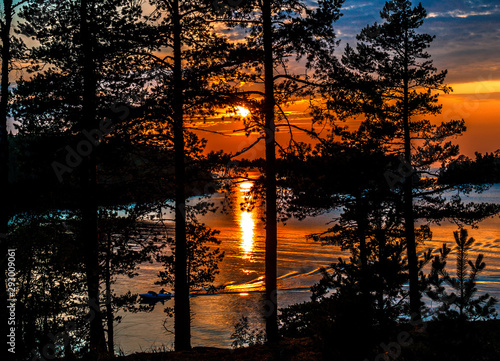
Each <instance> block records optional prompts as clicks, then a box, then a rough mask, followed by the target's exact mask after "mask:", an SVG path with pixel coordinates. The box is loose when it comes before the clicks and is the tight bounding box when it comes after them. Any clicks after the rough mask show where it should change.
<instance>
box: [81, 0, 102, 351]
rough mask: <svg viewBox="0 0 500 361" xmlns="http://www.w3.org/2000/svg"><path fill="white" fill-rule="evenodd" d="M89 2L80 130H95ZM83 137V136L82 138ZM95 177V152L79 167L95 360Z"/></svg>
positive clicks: (98, 344) (87, 4)
mask: <svg viewBox="0 0 500 361" xmlns="http://www.w3.org/2000/svg"><path fill="white" fill-rule="evenodd" d="M92 8H93V1H92V0H90V1H89V0H82V1H81V3H80V19H81V24H80V32H81V33H80V34H81V44H82V62H83V64H82V67H83V104H82V118H81V130H82V131H83V130H84V129H87V130H92V129H96V128H97V114H96V112H97V95H96V93H97V79H96V73H95V59H94V54H93V52H94V49H93V44H92V33H91V30H90V29H91V28H90V25H89V23H88V21H89V19H91V18H92V16H91V15H90V14H89V13H90V12H91V9H92ZM82 138H83V137H82ZM96 185H97V174H96V155H95V150H94V151H92V152H91V153H90V155H89V156H87V157H85V158H84V160H83V162H82V166H81V186H82V201H81V210H82V236H83V242H84V243H85V247H84V249H85V254H84V261H85V268H86V275H87V287H88V298H89V307H90V315H91V317H90V352H91V354H92V355H93V356H94V357H98V355H102V354H104V353H105V352H106V342H105V338H104V328H103V324H102V313H101V309H100V305H99V299H100V298H99V231H98V220H97V217H98V216H97V211H98V207H97V194H96V191H97V187H96Z"/></svg>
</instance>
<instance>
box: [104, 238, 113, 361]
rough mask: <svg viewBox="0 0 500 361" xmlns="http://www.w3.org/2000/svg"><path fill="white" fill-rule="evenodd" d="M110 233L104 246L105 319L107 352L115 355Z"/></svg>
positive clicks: (111, 355)
mask: <svg viewBox="0 0 500 361" xmlns="http://www.w3.org/2000/svg"><path fill="white" fill-rule="evenodd" d="M111 252H112V248H111V234H108V242H107V247H106V271H105V272H106V273H105V274H106V279H105V283H106V321H107V326H108V353H109V356H110V357H114V356H115V344H114V337H115V335H114V334H115V332H114V326H113V318H114V317H113V307H112V305H111Z"/></svg>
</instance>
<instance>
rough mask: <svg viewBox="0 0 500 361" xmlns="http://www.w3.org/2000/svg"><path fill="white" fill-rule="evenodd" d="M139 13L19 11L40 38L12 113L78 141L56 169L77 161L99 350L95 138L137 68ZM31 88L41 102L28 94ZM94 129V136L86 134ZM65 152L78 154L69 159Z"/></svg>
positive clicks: (124, 5) (102, 348) (108, 7)
mask: <svg viewBox="0 0 500 361" xmlns="http://www.w3.org/2000/svg"><path fill="white" fill-rule="evenodd" d="M140 15H141V4H140V2H139V1H134V0H131V1H121V0H108V1H104V2H95V1H90V0H89V1H87V0H82V1H80V2H76V3H75V2H72V1H59V2H57V3H54V2H52V1H43V0H40V1H34V2H30V3H29V4H28V5H27V6H25V7H24V8H23V10H22V11H21V13H20V16H21V18H22V19H23V20H24V23H23V24H22V25H21V26H20V30H21V32H22V33H23V34H24V35H26V36H28V37H31V38H32V39H33V40H36V41H37V42H38V43H39V45H37V46H34V47H32V48H31V49H30V52H31V56H30V60H31V66H30V69H29V71H30V72H31V73H32V74H33V75H32V76H31V78H30V79H29V80H21V81H20V82H19V84H18V90H17V94H18V95H17V96H16V97H17V99H16V101H17V102H16V103H17V105H16V109H15V114H16V117H17V120H19V121H20V122H21V126H20V128H19V130H20V132H24V133H31V134H33V133H35V134H36V133H38V134H37V135H38V136H41V135H43V134H45V135H47V134H49V135H58V136H61V135H64V136H65V137H67V139H69V140H72V141H73V142H75V143H76V145H73V146H74V147H76V151H75V149H74V148H73V152H74V153H73V155H72V156H71V155H68V156H67V157H66V160H67V163H66V164H65V165H64V164H63V165H59V166H58V167H59V168H54V170H55V171H56V176H57V178H58V179H59V181H60V182H64V176H67V174H65V173H72V172H73V171H74V170H75V169H77V172H76V173H78V178H79V185H80V189H79V192H78V193H77V194H78V197H79V198H78V199H77V202H78V204H79V207H80V211H81V217H82V222H81V225H82V228H81V232H80V241H81V242H82V243H84V244H86V247H85V248H84V250H85V253H84V260H85V264H86V273H87V289H88V306H89V312H90V313H91V314H93V315H94V317H91V318H90V333H89V345H90V352H91V354H93V355H94V356H95V357H97V355H100V354H104V353H106V345H105V337H104V331H103V323H102V321H103V318H102V314H101V309H100V307H99V302H100V290H99V276H100V268H99V259H98V256H99V253H98V247H99V229H98V205H99V199H98V198H99V194H98V187H97V169H96V168H97V149H98V148H97V146H98V144H99V143H100V142H102V141H103V140H104V138H105V136H106V135H107V134H104V133H107V132H109V129H106V131H104V132H102V130H103V124H106V128H107V127H109V126H110V124H109V119H108V120H105V119H104V118H106V115H108V116H109V114H111V113H113V112H114V113H116V110H117V109H116V102H117V99H116V98H115V99H109V97H107V96H106V95H107V93H108V89H109V86H110V84H112V83H114V84H117V83H118V84H120V82H123V81H125V80H126V76H127V74H130V73H132V74H133V72H131V67H132V66H133V65H135V63H134V62H132V61H130V60H131V57H130V54H131V53H133V52H132V49H133V50H136V49H137V48H139V49H140V48H142V47H143V45H141V44H140V41H134V38H133V37H132V36H131V34H132V32H133V30H134V29H136V28H137V23H138V20H139V19H140ZM129 61H130V62H129ZM117 74H118V76H117ZM123 74H125V75H123ZM120 75H121V76H120ZM117 78H121V79H117ZM122 90H123V89H122ZM30 92H31V93H30ZM122 93H125V92H122ZM33 96H35V97H36V99H37V101H36V102H32V101H31V100H30V98H31V97H33ZM120 110H122V109H120ZM127 111H128V110H127ZM118 118H119V117H115V119H114V120H116V119H118ZM120 119H121V120H123V117H120ZM37 130H42V132H37ZM97 131H101V133H102V134H101V135H100V136H99V137H98V138H99V140H98V139H96V138H95V134H96V132H97ZM92 134H94V136H93V135H92ZM89 135H90V137H91V138H92V137H94V138H95V139H93V140H92V139H89ZM68 147H70V148H71V146H69V145H68ZM66 149H67V148H66ZM76 153H78V154H76ZM68 154H69V151H68ZM75 154H76V155H75ZM71 157H73V158H71ZM68 159H72V160H73V161H72V162H71V164H70V162H69V161H68ZM52 167H54V163H53V164H52Z"/></svg>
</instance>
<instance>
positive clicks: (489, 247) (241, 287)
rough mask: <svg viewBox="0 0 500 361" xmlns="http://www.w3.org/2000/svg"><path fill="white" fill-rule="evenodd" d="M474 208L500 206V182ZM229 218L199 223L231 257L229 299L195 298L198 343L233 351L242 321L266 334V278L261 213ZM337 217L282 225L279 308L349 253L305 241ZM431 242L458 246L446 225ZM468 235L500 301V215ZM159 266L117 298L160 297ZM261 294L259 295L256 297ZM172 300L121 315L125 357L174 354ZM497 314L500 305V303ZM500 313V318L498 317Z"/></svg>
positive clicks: (223, 271)
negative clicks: (148, 309) (146, 294)
mask: <svg viewBox="0 0 500 361" xmlns="http://www.w3.org/2000/svg"><path fill="white" fill-rule="evenodd" d="M248 186H249V184H245V183H243V184H241V185H240V188H239V189H236V190H235V191H234V196H236V197H237V202H236V203H239V202H241V201H242V200H243V197H244V196H245V194H247V193H246V192H247V190H248ZM224 199H225V197H224V195H223V194H215V195H214V196H213V197H212V201H214V202H215V203H216V204H217V203H219V202H223V201H224ZM469 199H470V200H471V201H475V202H481V201H483V202H495V203H500V184H496V185H494V186H493V187H492V188H490V189H489V190H488V191H487V192H484V193H481V194H474V195H472V196H470V197H469ZM232 208H233V209H231V211H230V212H228V213H220V212H217V213H215V214H211V213H210V214H207V215H205V216H203V217H201V218H200V220H201V221H202V222H204V223H205V224H207V225H208V226H210V227H212V228H214V229H218V230H219V231H220V232H221V233H220V235H219V237H218V238H219V239H220V240H221V241H222V243H221V245H220V248H221V249H222V250H224V251H225V258H224V260H223V262H222V263H221V264H220V274H219V275H218V276H217V278H216V281H215V285H223V284H224V285H228V286H227V287H226V289H228V290H230V291H231V293H224V294H215V295H203V296H193V297H191V309H192V313H193V321H192V345H193V346H210V347H230V344H231V340H230V335H231V333H232V332H233V330H234V325H235V324H236V322H237V321H238V320H239V319H240V317H241V316H248V318H249V320H250V322H251V327H252V328H261V329H262V328H263V327H264V323H263V318H262V315H261V308H262V299H263V294H262V293H261V292H258V291H260V290H263V282H262V281H263V276H264V249H265V229H264V225H263V223H262V220H261V217H262V209H261V208H260V207H255V208H254V209H253V210H252V211H251V212H246V211H242V210H240V209H239V207H238V206H236V207H232ZM334 215H335V214H334V213H333V212H331V213H329V214H324V215H321V216H318V217H314V218H307V219H306V220H303V221H298V220H290V221H288V222H287V224H286V225H282V224H280V225H279V227H278V277H279V280H278V307H286V306H288V305H290V304H294V303H298V302H303V301H306V300H309V299H310V296H311V292H310V291H309V288H310V286H312V285H313V284H315V283H316V282H317V281H318V280H319V279H320V277H321V276H320V275H319V274H318V272H317V270H318V268H319V267H328V265H329V264H331V263H332V262H334V261H335V260H336V259H337V258H338V257H339V256H346V255H347V253H345V252H342V251H340V249H339V248H338V247H334V246H321V245H320V244H318V243H316V242H314V241H311V240H307V239H306V235H308V234H310V233H313V232H319V231H324V230H326V229H327V228H328V222H330V221H331V220H332V217H333V216H334ZM431 230H432V232H433V240H432V241H431V242H427V243H426V244H425V245H423V246H421V247H420V248H419V251H423V250H425V249H427V248H434V249H437V248H439V247H440V246H441V245H442V243H443V242H446V243H447V244H448V245H449V246H450V247H452V248H453V246H454V240H453V231H456V230H457V227H456V226H455V225H453V224H441V225H440V226H434V227H432V228H431ZM469 236H471V237H474V238H475V239H476V243H475V245H474V248H473V249H472V251H471V252H470V256H469V257H470V258H471V259H472V258H474V259H475V257H476V255H477V254H478V253H483V254H484V256H485V262H486V270H485V271H484V272H483V273H482V274H481V276H480V277H479V281H478V289H479V291H480V292H488V293H489V294H490V295H493V296H495V297H497V298H498V299H499V300H500V217H498V216H497V217H495V218H490V219H487V220H485V221H483V222H482V223H480V225H479V228H478V229H469ZM448 263H449V266H453V265H454V263H455V262H454V253H453V252H452V254H451V255H450V257H449V262H448ZM160 269H161V265H159V264H144V265H141V269H140V270H139V276H137V277H135V278H133V279H128V278H122V279H119V280H118V283H117V284H116V286H115V290H116V291H117V293H119V294H120V293H124V292H126V291H128V290H130V291H132V292H133V293H144V292H147V291H148V290H156V291H158V288H159V287H158V286H156V285H154V282H155V281H156V280H157V274H158V271H159V270H160ZM256 291H257V292H256ZM173 303H174V301H173V299H172V300H170V301H166V302H165V305H162V304H161V303H158V304H156V306H155V308H154V309H153V311H151V312H148V313H145V312H141V313H125V312H121V313H120V315H121V316H123V320H122V322H121V323H120V324H118V325H116V330H115V337H116V345H117V348H119V349H120V350H121V351H122V352H124V353H125V354H130V353H134V352H141V351H151V350H154V349H158V348H163V347H166V348H173V335H172V334H171V333H169V332H167V331H166V330H165V327H164V326H166V327H167V328H168V329H170V330H172V331H173V320H172V319H168V318H167V317H166V315H165V313H164V308H165V307H166V306H173ZM497 309H499V311H500V307H499V305H498V304H497ZM499 314H500V312H499Z"/></svg>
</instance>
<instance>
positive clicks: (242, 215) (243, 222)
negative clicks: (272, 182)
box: [238, 182, 255, 259]
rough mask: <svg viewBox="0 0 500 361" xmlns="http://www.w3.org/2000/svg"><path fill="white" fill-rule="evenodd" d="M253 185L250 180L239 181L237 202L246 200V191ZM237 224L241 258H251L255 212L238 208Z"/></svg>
mask: <svg viewBox="0 0 500 361" xmlns="http://www.w3.org/2000/svg"><path fill="white" fill-rule="evenodd" d="M252 187H253V183H252V182H242V183H240V194H239V197H238V198H239V199H238V201H239V203H244V202H245V201H248V199H247V197H248V193H249V192H250V190H251V189H252ZM239 226H240V231H241V236H240V242H241V243H240V247H241V249H242V251H243V259H251V258H252V252H253V248H254V229H255V214H254V213H253V210H252V211H247V210H246V209H240V210H239Z"/></svg>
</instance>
